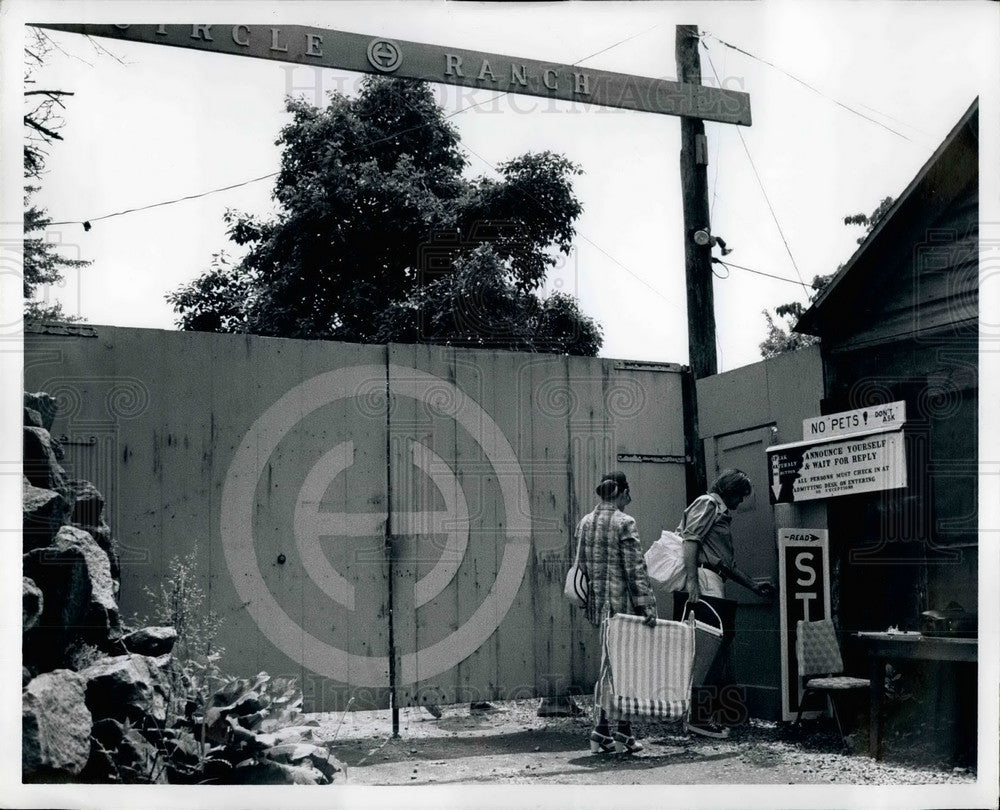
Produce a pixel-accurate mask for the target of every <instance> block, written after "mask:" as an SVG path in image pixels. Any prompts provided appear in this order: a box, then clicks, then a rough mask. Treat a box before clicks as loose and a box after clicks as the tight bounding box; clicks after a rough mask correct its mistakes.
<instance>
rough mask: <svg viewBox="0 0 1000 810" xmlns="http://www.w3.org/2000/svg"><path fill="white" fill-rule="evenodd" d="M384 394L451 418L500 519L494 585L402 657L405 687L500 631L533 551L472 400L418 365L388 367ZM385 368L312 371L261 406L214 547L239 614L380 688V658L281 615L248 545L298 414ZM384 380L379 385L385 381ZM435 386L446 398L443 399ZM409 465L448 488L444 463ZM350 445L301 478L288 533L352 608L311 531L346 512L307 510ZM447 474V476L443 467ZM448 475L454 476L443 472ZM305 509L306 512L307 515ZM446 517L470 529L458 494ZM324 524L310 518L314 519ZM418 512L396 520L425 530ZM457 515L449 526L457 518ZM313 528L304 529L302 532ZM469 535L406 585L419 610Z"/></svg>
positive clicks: (499, 454) (498, 435) (493, 428)
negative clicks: (502, 530)
mask: <svg viewBox="0 0 1000 810" xmlns="http://www.w3.org/2000/svg"><path fill="white" fill-rule="evenodd" d="M388 372H389V381H390V390H391V391H392V392H393V393H394V394H395V395H396V396H402V397H408V398H410V399H414V400H417V401H420V402H424V403H428V404H432V405H433V406H434V407H435V409H437V411H438V412H439V413H442V415H444V416H449V417H451V418H452V419H454V420H455V422H456V423H457V424H458V425H460V426H461V427H462V428H464V429H465V431H466V432H467V433H468V434H469V435H470V436H472V437H473V439H474V440H475V441H476V442H477V443H478V444H479V446H480V448H481V449H482V451H483V454H484V455H485V456H486V459H487V460H488V462H489V464H490V465H491V466H492V468H493V470H494V471H495V473H496V480H497V484H498V486H499V489H500V493H501V496H502V498H503V506H504V512H505V516H506V520H505V524H504V525H505V527H506V539H505V541H504V544H503V553H502V556H501V559H500V564H499V566H498V570H497V577H496V581H495V582H494V584H493V586H492V587H491V588H490V590H489V593H488V594H487V596H486V598H485V599H484V600H483V602H482V603H481V604H480V605H479V607H478V608H477V609H476V610H475V611H474V612H473V614H472V615H471V616H470V617H469V618H468V620H467V621H466V622H465V623H464V624H462V625H461V626H460V627H459V628H458V629H456V630H454V631H453V632H451V633H450V634H449V635H447V636H445V637H444V638H442V639H441V640H440V641H438V642H436V643H434V644H431V645H429V646H428V647H425V648H423V649H419V650H416V651H415V652H412V653H406V654H404V655H402V656H401V658H400V668H399V682H400V684H403V685H406V684H411V683H416V682H417V681H418V680H423V679H426V678H431V677H434V676H435V675H440V674H441V673H443V672H447V671H448V670H449V669H451V668H453V667H454V666H456V665H457V664H459V663H460V662H461V661H463V660H465V659H466V658H467V657H468V656H469V655H471V654H472V653H473V652H475V651H476V650H477V649H479V647H481V646H482V644H483V643H484V642H485V641H486V640H487V639H488V638H489V637H490V636H491V635H492V634H493V632H494V631H495V630H496V629H497V627H499V626H500V623H501V622H502V621H503V619H504V617H505V616H506V615H507V612H508V611H509V610H510V607H511V605H512V604H513V603H514V599H515V598H516V596H517V592H518V591H519V590H520V588H521V582H522V580H523V579H524V572H525V569H526V567H527V563H528V557H529V553H530V548H531V516H530V514H529V512H528V503H529V500H528V488H527V485H526V483H525V481H524V474H523V473H522V471H521V467H520V464H519V463H518V461H517V457H516V456H515V455H514V451H513V448H512V447H511V446H510V442H508V441H507V438H506V437H505V436H504V435H503V432H502V431H501V430H500V427H499V426H498V425H497V424H496V423H495V422H494V421H493V419H492V418H491V417H490V416H489V414H487V413H486V412H485V411H484V410H483V409H482V408H481V407H480V406H479V405H478V404H477V403H476V402H475V401H473V400H472V399H471V398H470V397H468V396H467V395H466V394H465V393H464V392H463V391H461V390H460V389H458V388H457V387H456V386H454V385H453V384H452V383H450V382H448V381H446V380H443V379H441V378H440V377H436V376H434V375H433V374H429V373H427V372H424V371H420V370H418V369H412V368H405V367H402V366H396V365H392V364H390V365H389V367H388ZM385 374H386V368H385V367H384V366H378V365H364V366H351V367H349V368H344V369H340V370H338V371H332V372H327V373H325V374H320V375H317V376H316V377H313V378H311V379H309V380H306V381H305V382H303V383H301V384H299V385H297V386H296V387H295V388H292V389H291V390H290V391H288V392H287V393H286V394H285V395H284V396H282V397H281V398H280V399H279V400H278V401H277V402H275V403H274V404H273V405H271V407H269V408H268V409H267V410H266V411H265V412H264V413H263V414H261V416H260V417H259V418H258V419H257V421H256V422H254V424H253V425H252V426H251V428H250V430H248V431H247V433H246V435H245V436H244V437H243V441H242V442H241V443H240V446H239V447H238V448H237V450H236V455H235V456H234V458H233V461H232V463H231V464H230V467H229V471H228V474H227V475H226V481H225V484H224V486H223V491H222V507H221V513H222V515H221V534H222V548H223V554H224V556H225V560H226V566H227V568H228V569H229V573H230V576H231V577H232V580H233V584H234V586H235V587H236V592H237V594H238V595H239V598H240V600H241V602H243V603H244V604H245V605H246V609H247V612H248V613H249V615H250V616H251V618H252V619H253V621H254V622H255V624H256V625H257V627H258V628H259V629H260V631H261V632H262V633H263V634H264V636H265V637H266V638H267V639H268V640H269V641H270V642H271V643H272V644H274V646H275V647H277V648H278V649H279V650H281V651H282V652H283V653H285V654H286V655H287V656H289V657H290V658H291V659H292V660H294V661H297V662H298V663H300V664H302V666H304V667H306V668H307V669H309V670H310V671H312V672H315V673H316V674H318V675H323V676H325V677H329V678H333V679H335V680H338V681H341V682H342V683H349V684H352V685H355V686H385V685H386V682H387V673H388V669H389V661H388V658H387V657H385V656H364V655H356V654H353V653H349V652H347V651H345V650H341V649H339V648H337V647H335V646H333V645H331V644H328V643H327V642H325V641H323V640H321V639H318V638H316V637H315V636H313V635H312V634H310V633H309V632H307V631H306V630H305V629H304V628H302V627H300V626H299V625H298V624H297V623H296V622H295V620H294V619H293V618H292V617H291V616H289V615H288V613H287V612H286V611H285V610H284V608H283V607H282V606H281V605H280V604H279V603H278V601H277V599H276V598H275V597H274V595H273V594H272V593H271V591H270V589H269V588H268V587H267V583H266V582H265V581H264V577H263V575H262V573H261V571H260V568H259V567H258V565H257V554H256V549H255V545H254V539H253V536H254V535H253V514H254V509H255V497H256V491H257V484H258V481H259V479H260V476H261V474H262V473H263V471H264V468H265V467H266V466H267V463H268V459H269V458H270V457H271V455H272V454H273V453H274V451H275V449H276V448H277V447H278V444H279V442H281V440H282V439H283V438H284V437H285V436H286V435H288V433H289V432H290V431H291V430H293V429H294V427H295V426H296V425H297V424H298V423H299V422H300V421H302V420H303V419H304V418H305V417H306V416H308V415H309V414H311V413H312V412H313V411H315V410H317V409H318V408H321V407H323V406H324V405H327V404H329V403H331V402H335V401H337V400H341V399H348V398H354V397H358V396H360V395H362V392H363V391H364V390H365V387H366V386H370V385H371V383H372V382H373V381H377V380H381V381H384V380H385ZM383 384H384V382H383ZM442 389H446V390H449V393H450V394H451V396H449V397H447V398H442V397H441V392H442ZM410 452H411V458H412V460H413V463H414V465H415V466H416V467H418V468H420V469H422V470H424V471H425V472H427V473H428V474H429V475H430V476H431V478H432V480H433V481H434V483H435V484H436V486H437V487H438V489H439V490H440V491H442V492H444V491H445V490H451V491H455V490H454V488H453V487H451V486H448V484H449V482H448V481H445V480H443V479H442V478H441V475H442V469H443V468H446V465H444V463H443V461H442V460H441V459H440V458H439V457H438V456H436V455H435V454H434V453H433V451H432V450H430V448H427V447H425V446H424V445H422V444H420V443H419V442H411V443H410ZM353 453H354V448H353V443H351V442H342V443H340V444H338V445H337V446H336V447H334V448H333V449H331V450H330V451H328V452H327V453H326V454H325V455H324V456H323V457H322V458H321V459H320V461H319V462H317V463H316V464H315V465H314V466H313V469H312V470H311V471H310V472H309V473H308V474H307V476H306V480H305V482H304V483H303V485H302V488H301V490H300V493H299V496H298V498H297V502H296V508H295V524H296V525H295V535H296V543H297V547H298V551H299V554H300V555H302V558H303V562H304V563H305V564H306V568H307V570H313V571H315V572H317V573H318V574H321V575H322V581H323V582H325V583H326V587H325V588H324V592H325V593H326V595H327V596H328V597H330V598H331V599H332V600H334V601H336V602H338V603H340V604H341V605H343V606H344V607H346V608H348V609H350V608H351V607H352V606H353V601H354V593H353V589H352V586H351V584H350V583H349V582H348V581H347V580H346V579H345V578H343V577H342V576H340V575H339V574H337V573H336V571H334V570H333V567H332V566H331V565H330V564H329V561H328V560H326V558H325V557H323V556H321V555H322V552H321V551H320V550H319V548H318V545H317V543H316V536H315V535H316V531H317V529H316V528H315V527H316V526H317V525H324V521H325V525H328V526H335V525H337V524H338V521H343V520H344V519H345V516H343V515H337V514H332V515H331V514H325V515H318V514H313V512H315V509H316V504H317V503H318V499H317V494H318V493H319V492H320V490H321V489H323V488H325V486H326V485H328V484H329V483H330V482H331V481H332V477H333V473H337V474H339V473H340V472H341V471H343V470H345V469H347V468H348V467H349V466H351V463H352V461H353ZM448 473H451V470H450V469H448ZM451 475H452V476H453V475H454V474H453V473H451ZM310 510H312V511H310ZM444 514H447V515H449V518H448V519H447V520H446V521H445V522H446V523H447V524H449V525H452V526H454V525H455V524H456V522H457V524H458V525H462V524H463V523H464V524H465V525H466V526H467V524H468V507H467V506H466V504H465V499H464V496H461V497H453V498H452V499H451V500H449V499H447V498H446V512H445V513H444ZM317 517H321V518H322V520H321V521H319V522H317V520H316V518H317ZM426 518H427V516H424V515H422V514H421V513H417V514H415V515H412V516H409V517H408V518H404V525H406V520H407V519H408V520H409V521H410V523H411V525H419V524H421V523H429V524H433V523H434V520H429V521H428V520H426ZM456 518H457V521H456ZM310 527H312V528H310ZM467 541H468V533H467V531H466V532H465V534H461V533H456V532H453V533H449V538H448V549H449V551H450V552H451V553H448V554H445V555H442V557H441V561H440V562H439V563H438V564H437V565H435V566H434V567H433V568H432V570H431V571H430V572H428V573H427V574H426V575H425V576H424V577H422V578H421V579H420V580H418V581H417V582H416V583H414V605H415V606H416V607H419V606H420V605H421V604H424V603H426V602H427V601H428V600H430V599H432V598H433V597H434V596H436V595H437V594H438V593H440V591H441V590H442V589H443V588H444V587H445V586H446V585H447V584H448V582H449V581H450V580H451V578H452V577H453V576H454V574H455V572H456V570H457V567H458V566H457V562H456V560H457V561H459V562H460V560H461V557H462V556H463V555H464V553H465V550H466V545H467Z"/></svg>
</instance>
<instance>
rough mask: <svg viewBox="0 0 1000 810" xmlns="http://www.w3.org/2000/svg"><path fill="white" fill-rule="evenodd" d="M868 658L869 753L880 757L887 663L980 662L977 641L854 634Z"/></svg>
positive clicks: (887, 634) (902, 635)
mask: <svg viewBox="0 0 1000 810" xmlns="http://www.w3.org/2000/svg"><path fill="white" fill-rule="evenodd" d="M853 635H854V638H856V639H857V640H858V641H859V642H860V643H861V644H862V645H863V646H864V648H865V652H866V653H867V655H868V661H869V666H870V670H871V672H870V677H871V707H870V712H871V720H870V722H869V727H868V753H869V755H870V756H871V757H873V758H874V759H879V758H880V757H881V754H882V752H881V750H880V749H881V742H882V741H881V720H882V697H883V692H884V690H885V665H886V663H887V662H888V661H914V660H918V661H955V662H958V663H965V664H974V663H976V662H977V661H978V659H979V642H978V641H977V640H976V639H974V638H946V637H941V636H922V635H920V634H915V635H910V634H902V633H854V634H853Z"/></svg>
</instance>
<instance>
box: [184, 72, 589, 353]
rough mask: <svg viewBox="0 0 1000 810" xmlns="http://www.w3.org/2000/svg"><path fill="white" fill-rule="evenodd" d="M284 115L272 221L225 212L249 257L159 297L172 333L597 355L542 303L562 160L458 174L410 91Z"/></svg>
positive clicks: (447, 131)
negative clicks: (168, 311)
mask: <svg viewBox="0 0 1000 810" xmlns="http://www.w3.org/2000/svg"><path fill="white" fill-rule="evenodd" d="M286 109H287V111H288V113H289V114H290V115H291V117H292V120H291V122H290V123H289V124H287V125H286V126H285V127H284V128H283V129H282V130H281V133H280V136H279V138H278V140H277V144H278V145H280V146H281V147H282V157H281V169H280V171H279V173H278V176H277V179H276V181H275V186H274V192H273V196H274V199H275V200H276V202H277V204H278V214H277V215H276V217H274V218H273V219H270V220H267V221H262V220H260V219H257V218H254V217H251V216H247V215H245V214H240V213H237V212H233V211H227V212H226V216H225V221H226V224H227V226H228V233H229V238H230V239H231V240H232V241H233V242H234V243H235V244H236V245H238V246H241V247H245V248H246V253H245V255H244V256H243V258H242V259H240V260H239V261H237V262H235V263H231V262H229V261H228V260H227V259H226V258H225V257H224V256H223V255H222V254H217V255H216V256H215V257H214V260H213V264H212V266H211V268H210V269H209V270H208V271H207V272H206V273H204V274H203V275H201V276H199V277H198V278H196V279H195V280H194V281H193V282H191V283H189V284H186V285H184V286H182V287H180V288H179V289H177V290H175V291H174V292H172V293H169V294H168V295H167V300H168V301H169V302H170V303H171V305H172V306H173V308H174V311H175V312H176V313H177V314H178V320H177V324H178V326H179V327H180V328H181V329H190V330H201V331H215V332H250V333H254V334H260V335H274V336H282V337H297V338H322V339H337V340H349V341H355V342H360V343H370V342H383V341H389V340H392V341H411V342H433V343H448V344H452V345H462V346H498V347H504V348H511V349H521V350H528V351H560V352H570V353H580V354H591V355H592V354H596V353H597V351H598V349H599V348H600V345H601V333H600V328H599V327H598V326H597V325H596V324H595V323H594V322H593V320H592V319H590V318H588V317H586V316H585V315H583V314H582V313H581V312H580V310H579V308H578V306H577V305H576V302H575V300H573V299H572V298H570V297H568V296H565V295H559V294H556V295H552V296H549V297H548V298H545V299H542V298H540V297H539V295H538V290H539V288H540V286H541V285H542V283H543V281H544V279H545V276H546V274H547V272H548V271H549V269H550V268H552V267H553V266H554V265H555V263H556V261H557V257H558V253H559V252H562V253H567V252H568V251H569V249H570V247H571V244H572V239H573V236H574V235H575V229H574V222H575V220H576V218H577V216H578V215H579V214H580V211H581V207H580V203H579V201H578V200H577V198H576V196H575V195H574V193H573V188H572V184H571V178H572V176H573V175H576V174H579V173H580V169H579V168H578V167H577V166H575V165H574V164H573V163H572V162H570V161H569V160H567V159H566V158H564V157H562V156H559V155H555V154H553V153H551V152H541V153H537V154H526V155H522V156H521V157H518V158H515V159H513V160H511V161H509V162H506V163H502V164H500V165H499V166H498V167H497V173H498V175H499V176H498V177H497V178H486V177H477V178H472V179H469V178H467V177H465V176H464V175H463V171H464V170H465V169H466V167H467V162H466V159H465V157H464V156H463V154H462V151H461V147H460V143H459V138H458V133H457V131H456V130H455V128H454V127H453V126H452V125H451V124H450V123H449V122H448V121H447V119H446V116H445V115H444V112H443V110H442V109H441V108H440V107H439V106H438V105H437V104H436V102H435V101H434V99H433V96H432V95H431V93H430V91H429V90H428V88H427V86H426V84H424V83H422V82H417V81H411V80H400V79H391V78H386V77H367V78H365V79H364V80H363V81H362V86H361V90H360V92H359V94H358V95H357V97H355V98H348V97H346V96H344V95H342V94H340V93H332V94H331V95H330V100H329V103H328V105H327V106H326V108H324V109H319V108H316V107H313V106H312V105H310V104H309V103H307V102H305V101H303V100H301V99H288V100H287V101H286Z"/></svg>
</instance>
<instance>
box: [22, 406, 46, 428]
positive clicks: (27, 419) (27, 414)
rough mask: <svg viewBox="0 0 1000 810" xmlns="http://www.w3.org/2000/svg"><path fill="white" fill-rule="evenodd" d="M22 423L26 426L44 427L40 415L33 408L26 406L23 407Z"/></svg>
mask: <svg viewBox="0 0 1000 810" xmlns="http://www.w3.org/2000/svg"><path fill="white" fill-rule="evenodd" d="M24 424H25V425H27V426H28V427H39V428H44V427H45V422H43V421H42V415H41V414H40V413H39V412H38V411H36V410H35V409H34V408H27V407H26V408H25V409H24Z"/></svg>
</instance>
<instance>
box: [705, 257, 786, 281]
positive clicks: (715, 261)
mask: <svg viewBox="0 0 1000 810" xmlns="http://www.w3.org/2000/svg"><path fill="white" fill-rule="evenodd" d="M712 263H713V264H721V265H722V266H723V267H727V268H729V267H735V268H736V269H738V270H746V271H747V272H748V273H755V274H756V275H758V276H767V277H768V278H773V279H777V280H778V281H787V282H788V283H789V284H795V285H796V286H805V285H803V284H802V281H801V280H799V281H796V280H795V279H794V278H786V277H785V276H776V275H774V274H773V273H765V272H764V271H763V270H754V269H753V268H752V267H744V266H743V265H741V264H734V263H733V262H727V261H723V260H722V259H717V258H716V257H715V256H713V257H712ZM716 278H729V276H719V275H716Z"/></svg>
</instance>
